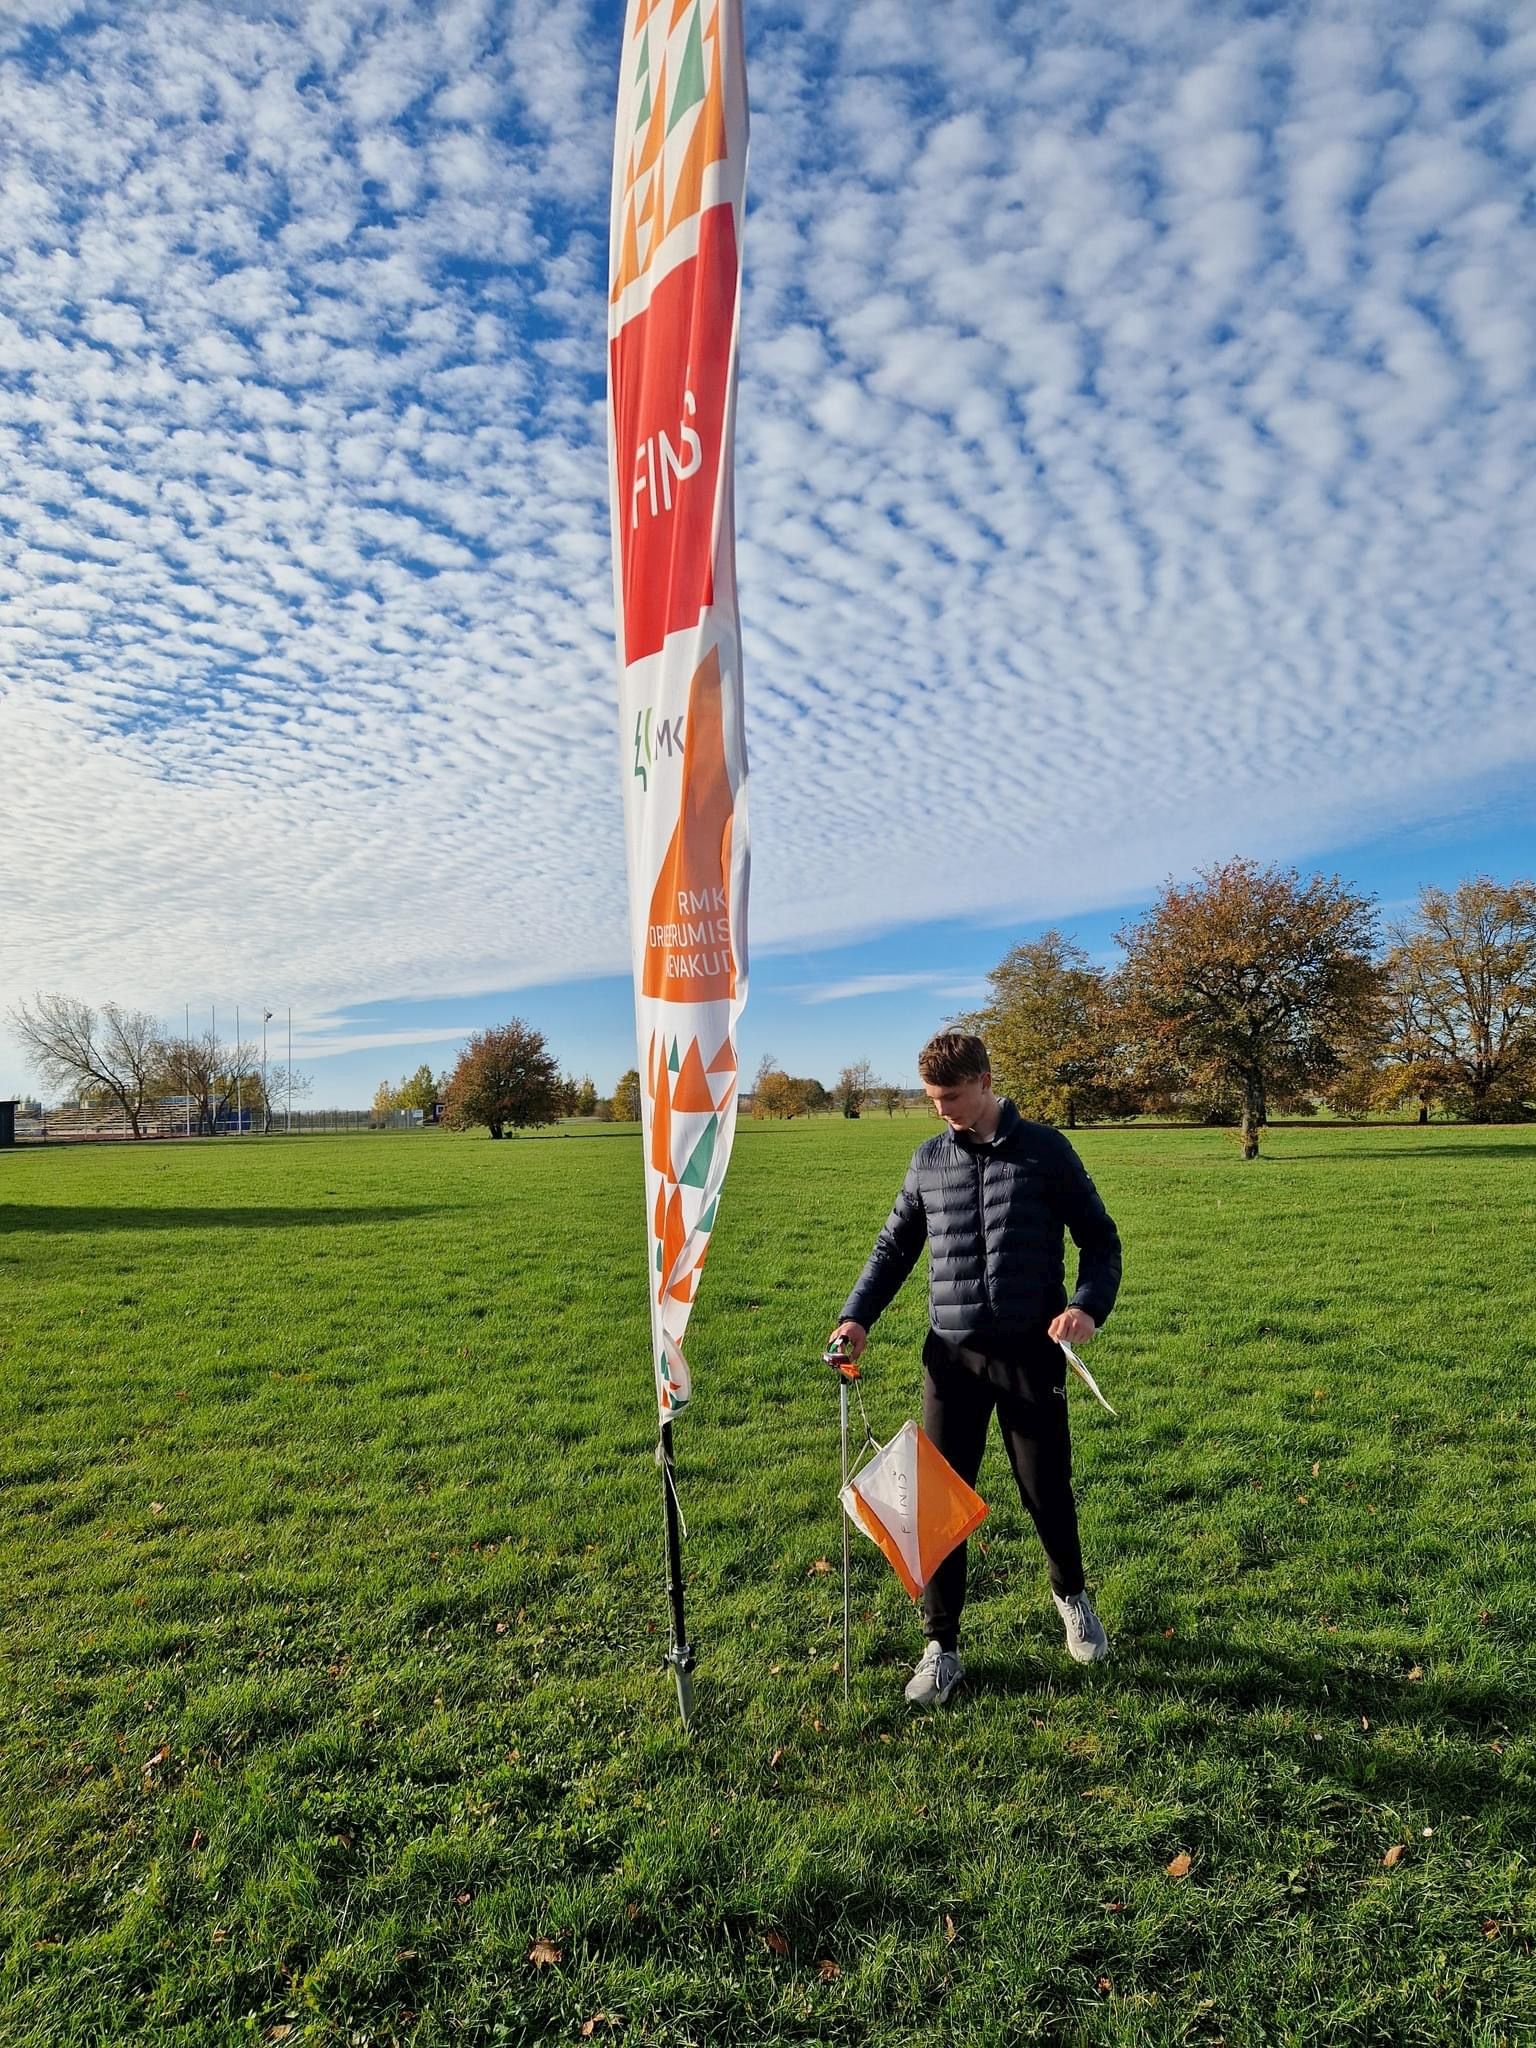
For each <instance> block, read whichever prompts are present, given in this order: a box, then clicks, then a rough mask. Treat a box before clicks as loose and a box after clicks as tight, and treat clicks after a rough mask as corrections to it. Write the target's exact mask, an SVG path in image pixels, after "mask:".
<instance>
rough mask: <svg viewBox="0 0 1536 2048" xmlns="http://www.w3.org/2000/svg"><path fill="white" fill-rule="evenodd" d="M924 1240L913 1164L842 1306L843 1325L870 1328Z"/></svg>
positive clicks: (925, 1231)
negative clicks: (852, 1288)
mask: <svg viewBox="0 0 1536 2048" xmlns="http://www.w3.org/2000/svg"><path fill="white" fill-rule="evenodd" d="M927 1237H928V1217H927V1214H926V1212H925V1210H924V1208H923V1196H922V1190H921V1188H920V1187H919V1185H918V1178H917V1164H916V1161H914V1162H913V1164H912V1165H911V1166H909V1167H908V1168H907V1177H906V1179H905V1180H904V1181H903V1182H902V1187H901V1193H900V1194H899V1195H898V1196H897V1197H896V1203H895V1206H894V1208H893V1209H892V1210H891V1213H890V1215H889V1216H888V1217H887V1218H886V1221H885V1228H884V1229H883V1230H882V1231H881V1233H880V1235H879V1236H878V1237H877V1238H876V1239H875V1248H874V1250H873V1251H872V1252H871V1253H870V1255H869V1263H868V1265H866V1266H865V1268H864V1270H863V1272H862V1273H861V1274H860V1275H859V1280H858V1285H857V1286H856V1287H855V1288H854V1290H853V1292H852V1294H850V1295H849V1297H848V1299H847V1301H845V1302H844V1304H843V1313H842V1320H843V1321H844V1322H845V1323H857V1324H859V1326H860V1327H861V1328H862V1329H865V1330H868V1329H872V1328H873V1327H874V1323H875V1319H876V1317H877V1316H879V1315H881V1314H882V1313H883V1311H884V1310H886V1309H888V1308H889V1307H890V1305H891V1303H892V1301H894V1299H895V1298H896V1292H897V1289H898V1288H899V1287H900V1286H901V1283H902V1281H903V1280H905V1279H906V1277H907V1275H908V1274H909V1273H910V1272H911V1270H912V1268H913V1267H914V1266H915V1265H916V1264H917V1261H918V1258H919V1255H920V1254H921V1252H922V1249H923V1245H924V1244H925V1243H926V1241H927Z"/></svg>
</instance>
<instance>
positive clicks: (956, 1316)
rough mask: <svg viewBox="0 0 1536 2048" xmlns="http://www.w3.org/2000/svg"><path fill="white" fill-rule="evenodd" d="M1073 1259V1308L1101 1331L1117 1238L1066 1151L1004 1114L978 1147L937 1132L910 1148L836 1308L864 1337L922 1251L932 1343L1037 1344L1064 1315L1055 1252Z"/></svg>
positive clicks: (1113, 1289) (1111, 1293)
mask: <svg viewBox="0 0 1536 2048" xmlns="http://www.w3.org/2000/svg"><path fill="white" fill-rule="evenodd" d="M1063 1228H1065V1229H1067V1230H1070V1231H1071V1233H1072V1236H1073V1240H1074V1242H1075V1243H1076V1245H1077V1247H1078V1250H1079V1253H1080V1254H1081V1256H1080V1258H1079V1260H1078V1279H1077V1292H1076V1293H1075V1294H1074V1295H1073V1296H1072V1302H1071V1305H1072V1307H1074V1308H1080V1309H1083V1310H1085V1311H1086V1312H1087V1313H1088V1314H1089V1315H1090V1316H1092V1317H1093V1320H1094V1321H1095V1323H1102V1322H1103V1321H1104V1319H1105V1317H1106V1316H1107V1315H1108V1314H1109V1312H1110V1310H1111V1309H1112V1308H1113V1307H1114V1305H1115V1296H1116V1294H1117V1293H1118V1292H1119V1290H1120V1235H1119V1232H1118V1231H1117V1230H1116V1229H1115V1226H1114V1224H1113V1223H1112V1222H1111V1221H1110V1218H1109V1214H1108V1211H1107V1210H1106V1209H1105V1207H1104V1204H1103V1203H1102V1202H1101V1201H1100V1200H1099V1194H1098V1190H1097V1189H1096V1188H1095V1187H1094V1185H1093V1182H1092V1181H1091V1180H1090V1179H1089V1178H1088V1175H1087V1174H1086V1173H1085V1172H1084V1170H1083V1163H1082V1161H1081V1160H1080V1159H1079V1158H1078V1156H1077V1154H1076V1153H1075V1152H1074V1151H1073V1149H1072V1147H1071V1145H1070V1144H1069V1143H1068V1142H1067V1140H1066V1139H1065V1138H1064V1137H1063V1136H1062V1135H1061V1133H1060V1131H1057V1130H1053V1129H1052V1128H1051V1126H1050V1125H1049V1124H1032V1123H1027V1122H1026V1121H1025V1119H1024V1118H1023V1117H1021V1116H1020V1115H1019V1112H1018V1111H1017V1110H1016V1109H1015V1108H1014V1106H1013V1104H1012V1103H1011V1102H1009V1101H1007V1100H1005V1101H1004V1103H1003V1113H1002V1116H1001V1117H1000V1118H999V1120H998V1126H997V1129H996V1131H995V1132H994V1133H993V1135H992V1138H991V1139H990V1140H989V1141H988V1142H986V1143H984V1144H983V1143H979V1142H977V1141H976V1140H974V1139H966V1138H959V1137H956V1136H955V1134H954V1133H953V1132H952V1131H948V1130H946V1131H944V1132H943V1133H942V1134H941V1135H940V1136H939V1137H937V1138H930V1139H929V1140H928V1142H927V1144H926V1145H919V1146H918V1148H917V1151H916V1152H915V1153H914V1154H913V1155H912V1164H911V1166H909V1167H908V1169H907V1178H906V1181H905V1183H904V1185H903V1187H902V1190H901V1193H900V1194H899V1195H898V1196H897V1197H896V1206H895V1208H894V1209H892V1211H891V1213H890V1217H889V1219H888V1221H887V1223H886V1226H885V1228H884V1229H883V1230H882V1231H881V1233H880V1235H879V1237H878V1238H876V1240H875V1248H874V1250H873V1252H871V1254H870V1257H869V1264H868V1265H867V1266H866V1267H865V1268H864V1271H863V1272H862V1273H861V1274H860V1276H859V1284H858V1285H857V1287H855V1288H854V1290H853V1292H852V1294H850V1295H849V1297H848V1299H847V1302H846V1303H845V1304H844V1307H843V1320H844V1321H845V1322H851V1323H859V1324H861V1325H862V1326H863V1328H865V1329H866V1330H867V1329H869V1328H871V1326H872V1325H873V1324H874V1321H875V1318H876V1317H877V1316H878V1315H880V1313H881V1312H882V1310H884V1309H886V1308H888V1307H889V1306H890V1304H891V1301H892V1300H893V1298H894V1296H895V1294H896V1290H897V1289H898V1288H899V1287H900V1286H901V1283H902V1282H903V1280H905V1279H906V1277H907V1275H908V1274H909V1273H910V1272H911V1270H912V1268H913V1267H914V1266H915V1265H916V1264H917V1260H918V1256H919V1254H920V1253H921V1251H922V1249H923V1244H924V1241H925V1240H927V1242H928V1243H929V1244H930V1246H931V1248H932V1265H931V1270H930V1272H929V1276H928V1313H929V1318H930V1321H931V1322H932V1325H933V1327H934V1329H935V1330H937V1331H938V1333H939V1335H940V1336H941V1337H947V1338H949V1339H950V1341H951V1342H953V1343H966V1342H968V1341H970V1340H972V1339H974V1338H978V1337H986V1336H1003V1337H1006V1336H1012V1335H1020V1336H1022V1335H1029V1336H1038V1335H1040V1334H1041V1333H1043V1331H1044V1329H1045V1327H1046V1325H1047V1324H1048V1323H1049V1322H1050V1321H1051V1319H1052V1318H1053V1317H1054V1316H1056V1315H1058V1314H1059V1313H1060V1311H1061V1310H1062V1309H1064V1308H1065V1307H1067V1305H1068V1304H1067V1290H1066V1285H1065V1280H1064V1259H1063V1245H1062V1231H1063Z"/></svg>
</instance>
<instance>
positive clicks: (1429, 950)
mask: <svg viewBox="0 0 1536 2048" xmlns="http://www.w3.org/2000/svg"><path fill="white" fill-rule="evenodd" d="M1392 938H1393V944H1392V947H1391V950H1390V951H1389V952H1388V954H1387V961H1386V979H1387V987H1388V990H1389V992H1390V1001H1391V1013H1392V1018H1393V1030H1392V1032H1391V1036H1390V1038H1389V1042H1388V1047H1387V1060H1386V1065H1385V1068H1384V1078H1385V1080H1386V1083H1387V1085H1388V1087H1392V1086H1394V1085H1395V1087H1396V1089H1397V1094H1398V1099H1399V1100H1402V1099H1404V1098H1406V1097H1409V1096H1416V1097H1417V1098H1418V1099H1419V1101H1420V1104H1421V1111H1422V1112H1423V1113H1421V1116H1420V1121H1421V1122H1424V1121H1426V1118H1427V1104H1428V1102H1429V1101H1430V1100H1432V1099H1433V1096H1434V1095H1435V1094H1436V1093H1439V1094H1441V1095H1443V1096H1444V1097H1445V1098H1446V1100H1447V1101H1448V1103H1449V1105H1450V1106H1451V1108H1453V1109H1454V1110H1455V1111H1456V1112H1457V1114H1458V1115H1460V1116H1463V1117H1465V1118H1466V1119H1467V1120H1468V1122H1470V1123H1492V1122H1498V1121H1502V1120H1505V1119H1508V1118H1511V1117H1520V1116H1524V1115H1526V1114H1527V1113H1528V1112H1529V1109H1530V1107H1531V1104H1532V1102H1533V1100H1536V883H1531V882H1513V883H1508V884H1505V883H1501V882H1495V881H1493V880H1491V879H1490V878H1489V877H1488V876H1487V875H1474V876H1473V877H1472V879H1471V880H1470V881H1466V882H1462V883H1461V884H1460V885H1459V886H1458V887H1457V888H1455V889H1454V890H1451V891H1449V892H1447V891H1446V890H1444V889H1435V888H1427V889H1424V890H1422V891H1421V892H1420V895H1419V903H1418V910H1417V914H1416V916H1415V917H1414V918H1413V919H1412V921H1411V922H1410V923H1408V924H1406V925H1402V926H1399V927H1397V928H1396V929H1395V930H1394V931H1393V934H1392Z"/></svg>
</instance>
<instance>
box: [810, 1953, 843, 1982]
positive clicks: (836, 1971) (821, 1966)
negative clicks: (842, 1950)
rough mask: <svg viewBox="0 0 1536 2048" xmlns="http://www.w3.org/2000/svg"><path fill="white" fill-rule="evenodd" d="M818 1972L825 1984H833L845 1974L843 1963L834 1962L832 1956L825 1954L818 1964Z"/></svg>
mask: <svg viewBox="0 0 1536 2048" xmlns="http://www.w3.org/2000/svg"><path fill="white" fill-rule="evenodd" d="M816 1974H817V1976H818V1977H819V1978H820V1979H821V1981H822V1983H823V1984H831V1983H833V1982H835V1980H836V1979H837V1978H839V1977H841V1975H842V1974H843V1970H842V1965H841V1964H840V1963H834V1962H833V1960H832V1958H831V1957H830V1956H823V1957H822V1959H821V1961H820V1962H819V1963H818V1964H817V1965H816Z"/></svg>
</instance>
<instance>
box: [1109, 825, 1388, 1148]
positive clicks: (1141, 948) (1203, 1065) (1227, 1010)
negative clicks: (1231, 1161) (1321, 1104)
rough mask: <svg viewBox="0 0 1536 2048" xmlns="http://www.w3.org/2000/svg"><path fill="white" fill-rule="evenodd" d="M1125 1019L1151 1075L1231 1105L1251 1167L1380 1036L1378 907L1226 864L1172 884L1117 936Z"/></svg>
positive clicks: (1281, 873)
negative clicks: (1268, 1132) (1292, 1109)
mask: <svg viewBox="0 0 1536 2048" xmlns="http://www.w3.org/2000/svg"><path fill="white" fill-rule="evenodd" d="M1116 938H1117V941H1118V943H1119V944H1120V945H1121V947H1122V948H1123V949H1124V952H1125V962H1124V965H1123V966H1122V968H1121V969H1120V972H1119V974H1118V975H1117V977H1116V983H1117V988H1118V991H1119V994H1120V999H1121V1004H1122V1015H1123V1018H1124V1021H1125V1025H1126V1028H1127V1031H1128V1033H1129V1034H1130V1037H1131V1038H1132V1040H1133V1041H1134V1043H1135V1045H1136V1047H1137V1050H1138V1053H1139V1057H1140V1060H1141V1063H1142V1067H1143V1070H1144V1072H1146V1073H1148V1074H1150V1075H1153V1076H1157V1077H1161V1078H1162V1080H1163V1082H1164V1085H1165V1086H1166V1085H1167V1083H1168V1082H1169V1081H1170V1080H1171V1081H1172V1082H1173V1084H1174V1085H1175V1086H1180V1087H1186V1088H1188V1089H1189V1090H1190V1091H1191V1092H1193V1093H1195V1094H1202V1093H1203V1094H1205V1095H1208V1096H1210V1095H1214V1096H1221V1095H1226V1094H1231V1095H1234V1096H1235V1097H1236V1099H1237V1106H1238V1115H1239V1120H1240V1122H1241V1126H1242V1140H1243V1157H1244V1158H1245V1159H1256V1158H1257V1157H1258V1153H1259V1132H1260V1130H1261V1129H1262V1127H1263V1125H1264V1124H1265V1123H1266V1122H1267V1121H1268V1114H1269V1108H1270V1106H1271V1105H1273V1106H1275V1107H1279V1106H1280V1105H1281V1103H1282V1102H1283V1101H1285V1100H1286V1099H1295V1098H1299V1097H1305V1096H1307V1095H1309V1094H1310V1093H1311V1092H1313V1091H1315V1090H1318V1089H1321V1088H1323V1087H1325V1086H1326V1085H1327V1084H1328V1083H1329V1082H1330V1081H1331V1080H1332V1079H1333V1078H1334V1077H1335V1076H1336V1075H1338V1074H1339V1073H1340V1072H1342V1071H1343V1069H1344V1068H1345V1067H1346V1066H1347V1065H1348V1064H1349V1063H1350V1061H1351V1059H1352V1058H1353V1057H1355V1056H1356V1049H1357V1048H1358V1047H1359V1045H1360V1044H1361V1043H1362V1042H1369V1040H1370V1039H1371V1037H1372V1036H1373V1034H1375V1033H1376V1032H1377V1031H1379V1025H1380V1013H1381V972H1380V969H1379V968H1378V966H1377V965H1376V963H1375V960H1374V958H1373V954H1374V948H1375V939H1376V913H1375V908H1374V905H1373V904H1372V902H1371V899H1370V898H1369V897H1365V896H1358V895H1356V894H1354V893H1353V892H1352V891H1351V890H1349V889H1347V888H1346V887H1345V886H1344V884H1343V883H1342V882H1341V881H1340V880H1339V878H1338V877H1337V876H1333V877H1332V878H1327V877H1324V876H1322V875H1313V876H1312V877H1311V878H1310V879H1309V880H1307V881H1303V880H1302V878H1301V876H1300V875H1299V874H1298V873H1297V871H1296V870H1295V869H1294V868H1284V869H1282V868H1270V867H1261V866H1260V865H1259V864H1258V863H1257V862H1256V861H1251V860H1241V859H1239V860H1230V861H1227V862H1226V863H1224V864H1223V865H1221V866H1217V867H1210V868H1205V869H1202V870H1201V871H1200V873H1199V877H1198V879H1197V880H1196V881H1195V882H1193V883H1191V884H1189V885H1188V886H1187V887H1182V888H1181V887H1179V886H1178V885H1177V884H1175V883H1173V882H1172V881H1170V882H1168V883H1166V884H1165V885H1164V888H1163V891H1162V893H1161V895H1160V896H1159V897H1158V899H1157V901H1156V903H1155V904H1154V905H1153V907H1152V909H1151V910H1150V911H1149V912H1148V913H1147V915H1146V916H1145V917H1144V918H1143V919H1141V921H1140V922H1139V923H1137V924H1133V925H1130V926H1127V927H1126V928H1125V929H1124V930H1122V931H1120V932H1118V933H1117V934H1116Z"/></svg>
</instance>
